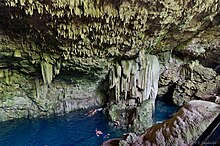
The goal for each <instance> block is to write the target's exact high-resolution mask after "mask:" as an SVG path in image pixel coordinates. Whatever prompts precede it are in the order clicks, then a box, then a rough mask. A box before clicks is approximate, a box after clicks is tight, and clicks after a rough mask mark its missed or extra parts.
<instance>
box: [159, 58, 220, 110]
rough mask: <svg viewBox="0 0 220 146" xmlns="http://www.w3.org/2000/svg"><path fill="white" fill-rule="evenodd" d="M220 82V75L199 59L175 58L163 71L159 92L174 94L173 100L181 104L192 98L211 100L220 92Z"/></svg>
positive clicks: (162, 94) (167, 94)
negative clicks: (202, 63)
mask: <svg viewBox="0 0 220 146" xmlns="http://www.w3.org/2000/svg"><path fill="white" fill-rule="evenodd" d="M219 83H220V76H219V75H218V74H217V73H216V72H215V71H214V70H213V69H211V68H207V67H204V66H202V65H201V64H200V63H199V61H198V60H196V61H191V62H189V63H184V62H183V61H178V60H175V59H173V62H171V63H169V64H167V69H164V70H163V71H162V73H161V76H160V88H159V92H160V93H159V94H160V96H166V98H167V97H168V96H172V97H170V98H172V99H171V100H172V102H173V103H175V104H177V105H180V106H182V105H184V104H185V103H187V102H189V101H190V100H192V99H203V100H207V101H210V100H212V98H215V96H216V95H218V94H219ZM168 87H170V89H169V88H168ZM171 88H172V89H171Z"/></svg>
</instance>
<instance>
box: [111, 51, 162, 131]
mask: <svg viewBox="0 0 220 146" xmlns="http://www.w3.org/2000/svg"><path fill="white" fill-rule="evenodd" d="M159 70H160V67H159V61H158V59H157V57H156V56H155V55H149V54H146V55H145V51H144V50H141V51H140V52H139V56H138V58H136V59H135V60H121V62H120V63H117V64H116V65H115V66H114V67H113V68H112V69H111V70H110V73H109V102H110V103H112V102H113V103H114V105H111V106H110V108H109V109H108V110H109V115H110V117H111V119H112V120H113V121H116V120H117V119H121V120H120V122H121V124H126V125H127V126H128V125H130V126H133V127H134V129H135V130H137V132H138V131H142V130H143V129H145V128H148V127H150V126H151V125H152V113H154V111H155V99H156V96H157V91H158V81H159ZM121 114H124V115H125V116H124V117H122V116H121ZM122 119H123V120H122Z"/></svg>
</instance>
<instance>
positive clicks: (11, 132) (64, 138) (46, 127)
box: [0, 100, 179, 146]
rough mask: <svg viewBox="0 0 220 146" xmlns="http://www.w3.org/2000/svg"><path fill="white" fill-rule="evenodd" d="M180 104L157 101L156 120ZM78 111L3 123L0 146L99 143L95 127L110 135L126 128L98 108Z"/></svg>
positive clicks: (84, 145)
mask: <svg viewBox="0 0 220 146" xmlns="http://www.w3.org/2000/svg"><path fill="white" fill-rule="evenodd" d="M177 109H179V107H175V106H172V105H168V104H165V103H163V102H162V101H160V100H158V101H157V102H156V111H155V113H156V116H155V118H154V120H155V122H158V121H163V120H165V119H168V118H170V115H171V114H172V113H173V112H175V111H177ZM86 112H87V111H85V110H82V111H76V112H72V113H70V114H67V115H65V116H59V117H58V116H53V117H49V118H36V119H30V120H29V119H17V120H13V121H7V122H1V123H0V146H45V145H47V146H98V145H101V144H102V142H103V141H105V140H106V139H103V138H101V137H97V136H96V134H95V129H96V128H97V129H98V130H101V131H103V132H105V133H110V134H111V135H110V138H115V137H120V136H121V135H122V134H123V133H124V132H125V131H120V130H117V129H115V128H113V127H110V126H109V124H108V120H107V117H106V116H105V115H104V114H102V112H98V113H97V114H96V115H94V116H93V117H87V116H85V115H84V114H85V113H86Z"/></svg>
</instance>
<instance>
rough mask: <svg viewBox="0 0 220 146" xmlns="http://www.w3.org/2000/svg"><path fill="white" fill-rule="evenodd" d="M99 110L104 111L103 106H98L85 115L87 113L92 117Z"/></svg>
mask: <svg viewBox="0 0 220 146" xmlns="http://www.w3.org/2000/svg"><path fill="white" fill-rule="evenodd" d="M97 111H102V108H98V109H91V110H90V111H89V112H88V113H86V114H85V115H87V116H88V117H91V116H93V115H95V113H96V112H97Z"/></svg>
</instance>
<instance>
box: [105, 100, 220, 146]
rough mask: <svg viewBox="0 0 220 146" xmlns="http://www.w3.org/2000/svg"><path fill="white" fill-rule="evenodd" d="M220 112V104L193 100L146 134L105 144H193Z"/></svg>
mask: <svg viewBox="0 0 220 146" xmlns="http://www.w3.org/2000/svg"><path fill="white" fill-rule="evenodd" d="M219 112H220V105H218V104H215V103H212V102H207V101H199V100H193V101H190V102H189V103H188V104H187V105H185V106H184V107H182V108H181V109H180V110H179V111H178V112H177V113H176V114H175V115H173V118H171V119H169V120H167V121H165V122H163V123H160V124H157V125H154V126H152V127H151V128H149V129H147V130H146V131H145V133H144V134H142V135H141V136H139V137H138V138H136V136H135V135H133V140H132V141H130V138H129V139H126V140H127V141H126V140H119V139H115V140H114V139H113V140H109V141H106V142H104V143H103V146H113V144H112V143H114V144H115V145H114V146H116V145H119V144H121V145H132V146H148V145H149V146H157V145H163V146H165V145H181V146H188V145H192V144H193V143H194V142H196V140H197V139H198V137H199V136H200V135H201V134H202V133H203V132H204V131H205V130H206V128H207V127H208V126H209V124H210V123H211V122H212V121H213V120H214V118H215V117H217V115H218V114H219Z"/></svg>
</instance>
